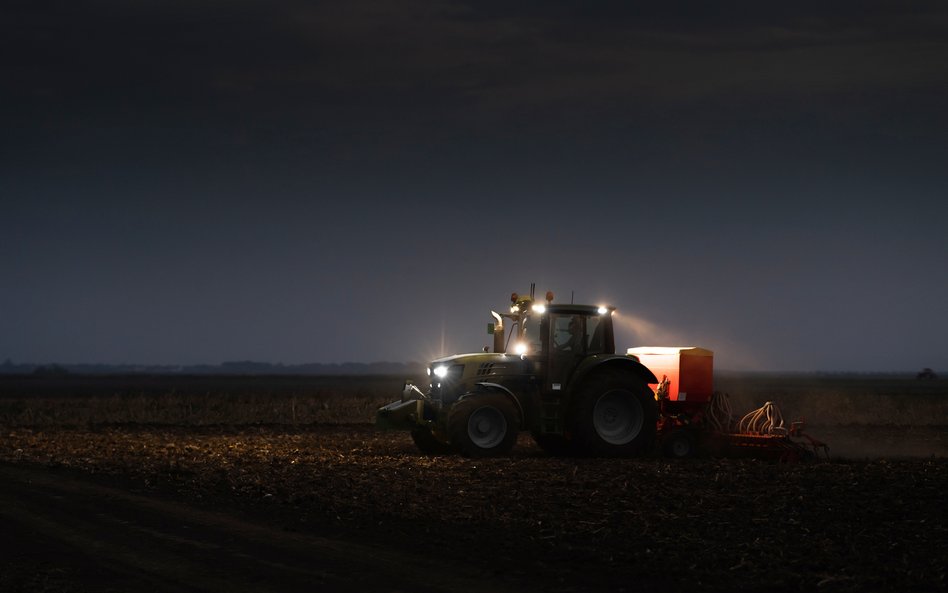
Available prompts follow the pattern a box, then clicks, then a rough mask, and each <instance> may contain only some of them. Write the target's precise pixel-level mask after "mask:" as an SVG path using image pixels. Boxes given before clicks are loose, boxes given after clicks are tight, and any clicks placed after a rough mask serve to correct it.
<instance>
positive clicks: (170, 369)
mask: <svg viewBox="0 0 948 593" xmlns="http://www.w3.org/2000/svg"><path fill="white" fill-rule="evenodd" d="M423 369H424V364H422V363H414V362H407V363H405V362H370V363H364V362H344V363H306V364H282V363H276V364H272V363H268V362H255V361H252V360H240V361H230V362H223V363H221V364H198V365H141V364H62V363H51V364H33V363H14V362H12V361H11V360H10V359H7V360H6V361H4V363H3V364H0V374H4V375H30V374H32V375H43V376H61V375H69V374H77V375H128V374H147V375H402V374H406V373H417V372H418V371H419V370H423Z"/></svg>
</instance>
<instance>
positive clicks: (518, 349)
mask: <svg viewBox="0 0 948 593" xmlns="http://www.w3.org/2000/svg"><path fill="white" fill-rule="evenodd" d="M526 353H527V344H526V342H517V343H516V344H514V354H517V355H519V356H523V355H524V354H526Z"/></svg>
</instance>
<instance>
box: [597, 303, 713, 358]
mask: <svg viewBox="0 0 948 593" xmlns="http://www.w3.org/2000/svg"><path fill="white" fill-rule="evenodd" d="M612 319H613V324H614V325H615V328H616V329H617V330H620V331H622V332H624V333H626V334H628V333H631V334H634V336H635V339H634V340H633V341H634V342H635V343H634V344H624V343H623V344H621V345H620V344H619V343H618V342H619V340H620V339H622V338H625V339H627V340H628V336H620V335H618V334H619V331H617V332H616V334H617V336H616V338H617V339H616V342H617V344H616V349H617V350H622V351H624V350H625V349H626V348H627V347H628V346H669V345H677V344H682V345H689V346H696V345H698V344H691V342H693V341H694V338H693V337H687V336H682V335H681V334H679V333H677V332H675V331H672V330H670V329H668V328H664V327H659V326H658V325H657V324H655V323H652V322H651V321H648V320H646V319H643V318H641V317H639V316H637V315H632V314H630V313H623V312H621V311H616V312H615V313H614V314H613V316H612Z"/></svg>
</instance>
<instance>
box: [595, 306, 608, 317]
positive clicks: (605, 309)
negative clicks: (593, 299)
mask: <svg viewBox="0 0 948 593" xmlns="http://www.w3.org/2000/svg"><path fill="white" fill-rule="evenodd" d="M597 312H598V313H599V314H600V315H605V314H606V313H608V312H609V309H607V308H606V307H599V309H598V311H597Z"/></svg>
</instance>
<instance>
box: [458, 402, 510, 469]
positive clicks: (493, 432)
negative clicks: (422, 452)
mask: <svg viewBox="0 0 948 593" xmlns="http://www.w3.org/2000/svg"><path fill="white" fill-rule="evenodd" d="M519 430H520V418H519V414H518V413H517V408H516V407H515V406H514V404H513V402H511V401H510V400H509V399H507V397H506V396H504V395H502V394H500V393H487V394H472V395H468V396H466V397H464V398H462V399H461V400H460V401H458V403H456V404H454V407H453V408H452V409H451V413H450V415H449V416H448V435H449V436H450V438H451V444H452V445H453V446H454V448H455V449H457V450H458V451H459V452H460V453H461V455H464V456H465V457H497V456H500V455H506V454H507V453H509V452H510V450H511V449H513V446H514V443H516V442H517V432H518V431H519Z"/></svg>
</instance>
